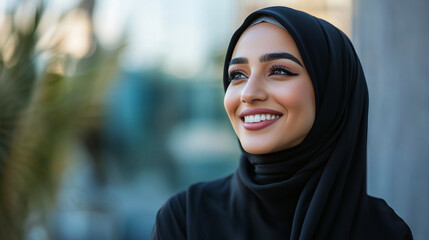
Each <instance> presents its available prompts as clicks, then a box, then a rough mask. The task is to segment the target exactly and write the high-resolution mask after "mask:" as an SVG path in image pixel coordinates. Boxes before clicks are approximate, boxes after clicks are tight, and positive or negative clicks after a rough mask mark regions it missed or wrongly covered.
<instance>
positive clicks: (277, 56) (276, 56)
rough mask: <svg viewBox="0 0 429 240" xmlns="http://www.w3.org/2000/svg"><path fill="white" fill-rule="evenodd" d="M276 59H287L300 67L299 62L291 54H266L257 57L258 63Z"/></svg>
mask: <svg viewBox="0 0 429 240" xmlns="http://www.w3.org/2000/svg"><path fill="white" fill-rule="evenodd" d="M277 59H289V60H291V61H294V62H296V63H297V64H298V65H300V66H301V67H302V64H301V62H300V61H299V60H298V59H297V58H296V57H295V56H294V55H292V54H290V53H286V52H280V53H266V54H264V55H262V56H261V57H259V61H260V62H269V61H273V60H277Z"/></svg>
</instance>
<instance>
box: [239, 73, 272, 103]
mask: <svg viewBox="0 0 429 240" xmlns="http://www.w3.org/2000/svg"><path fill="white" fill-rule="evenodd" d="M267 98H268V94H267V91H266V87H265V85H264V83H263V81H261V79H258V78H256V77H252V76H251V77H250V78H249V79H248V80H247V82H246V86H245V87H244V88H243V90H242V91H241V96H240V100H241V101H242V102H243V103H255V102H258V101H265V100H266V99H267Z"/></svg>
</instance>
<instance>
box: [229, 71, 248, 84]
mask: <svg viewBox="0 0 429 240" xmlns="http://www.w3.org/2000/svg"><path fill="white" fill-rule="evenodd" d="M244 78H247V77H246V75H244V74H243V73H241V72H239V71H233V72H231V73H230V74H229V81H230V82H231V81H235V80H240V79H244Z"/></svg>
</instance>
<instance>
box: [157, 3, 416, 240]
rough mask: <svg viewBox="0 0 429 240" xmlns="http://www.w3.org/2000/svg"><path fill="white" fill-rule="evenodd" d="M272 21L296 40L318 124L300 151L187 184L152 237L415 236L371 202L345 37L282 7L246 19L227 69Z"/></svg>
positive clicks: (248, 161)
mask: <svg viewBox="0 0 429 240" xmlns="http://www.w3.org/2000/svg"><path fill="white" fill-rule="evenodd" d="M262 16H268V17H271V18H274V19H275V20H277V21H278V22H279V23H280V24H282V26H283V27H284V28H285V29H287V31H288V32H289V34H290V35H291V36H292V38H293V39H294V40H295V43H296V45H297V47H298V50H299V52H300V54H301V57H302V59H303V61H304V65H305V67H306V69H307V71H308V73H309V75H310V78H311V80H312V83H313V87H314V92H315V99H316V119H315V122H314V125H313V127H312V129H311V130H310V132H309V134H308V135H307V137H306V138H305V139H304V141H303V142H302V143H300V144H299V145H297V146H295V147H293V148H290V149H287V150H283V151H280V152H275V153H269V154H263V155H253V154H249V153H246V152H245V151H244V150H243V149H242V152H243V154H242V157H241V159H240V164H239V167H238V169H237V171H236V172H235V173H233V174H232V175H230V176H227V177H225V178H222V179H219V180H216V181H211V182H204V183H198V184H194V185H192V186H191V187H190V188H189V189H188V190H187V191H185V192H182V193H180V194H178V195H176V196H174V197H172V198H171V199H170V200H169V201H168V202H167V203H166V204H165V205H164V206H163V207H162V208H161V209H160V211H159V212H158V216H157V221H156V224H155V227H154V231H153V234H152V238H153V239H293V240H309V239H341V240H344V239H412V237H411V231H410V229H409V227H408V226H407V225H406V223H405V222H404V221H403V220H402V219H401V218H400V217H399V216H397V215H396V214H395V212H394V211H393V210H392V209H391V208H390V207H389V206H388V205H387V204H386V202H385V201H383V200H382V199H377V198H374V197H370V196H368V195H367V191H366V144H367V118H368V91H367V86H366V81H365V76H364V74H363V70H362V67H361V64H360V62H359V59H358V57H357V55H356V53H355V50H354V48H353V46H352V44H351V42H350V40H349V39H348V38H347V36H346V35H345V34H344V33H343V32H341V31H340V30H338V29H337V28H336V27H334V26H332V25H331V24H329V23H328V22H326V21H324V20H321V19H318V18H316V17H313V16H311V15H308V14H306V13H304V12H300V11H297V10H293V9H290V8H286V7H269V8H265V9H261V10H258V11H256V12H254V13H252V14H251V15H249V16H248V17H247V18H246V19H245V21H244V23H243V24H242V26H241V27H240V28H238V30H237V31H236V32H235V33H234V35H233V36H232V39H231V41H230V44H229V47H228V50H227V53H226V59H225V65H224V77H223V78H224V80H223V83H224V87H225V89H227V88H228V85H229V82H228V64H229V61H230V59H231V55H232V52H233V50H234V47H235V44H236V43H237V41H238V39H239V38H240V36H241V34H242V33H243V32H244V30H246V29H247V27H248V26H249V25H250V24H251V23H252V22H254V21H255V20H256V19H258V18H260V17H262Z"/></svg>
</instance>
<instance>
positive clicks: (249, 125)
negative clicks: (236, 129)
mask: <svg viewBox="0 0 429 240" xmlns="http://www.w3.org/2000/svg"><path fill="white" fill-rule="evenodd" d="M280 118H281V117H279V118H275V119H272V120H265V121H260V122H254V123H247V122H243V126H244V128H245V129H246V130H260V129H263V128H266V127H268V126H270V125H271V124H273V123H275V122H277V120H279V119H280Z"/></svg>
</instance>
